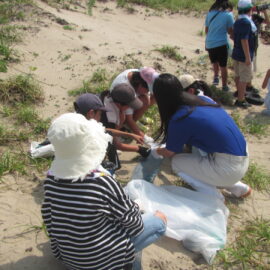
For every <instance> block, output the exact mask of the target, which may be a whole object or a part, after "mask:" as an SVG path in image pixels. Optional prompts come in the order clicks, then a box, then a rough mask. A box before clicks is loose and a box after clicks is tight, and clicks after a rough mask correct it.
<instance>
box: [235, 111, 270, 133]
mask: <svg viewBox="0 0 270 270" xmlns="http://www.w3.org/2000/svg"><path fill="white" fill-rule="evenodd" d="M231 116H232V118H233V120H234V121H235V123H236V124H237V125H238V127H239V128H240V130H241V131H242V132H243V133H245V134H251V135H254V136H256V137H259V138H260V137H262V136H266V135H267V130H268V125H266V124H265V123H263V122H261V121H260V118H259V117H257V118H245V119H244V118H243V117H241V115H240V114H239V112H238V111H236V110H235V111H233V112H232V113H231Z"/></svg>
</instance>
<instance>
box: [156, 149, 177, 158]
mask: <svg viewBox="0 0 270 270" xmlns="http://www.w3.org/2000/svg"><path fill="white" fill-rule="evenodd" d="M156 151H157V154H158V155H160V156H163V157H168V158H170V157H173V156H174V155H175V153H174V152H172V151H170V150H168V149H166V148H157V150H156Z"/></svg>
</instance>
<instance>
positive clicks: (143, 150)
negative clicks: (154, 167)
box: [138, 146, 151, 158]
mask: <svg viewBox="0 0 270 270" xmlns="http://www.w3.org/2000/svg"><path fill="white" fill-rule="evenodd" d="M150 152H151V149H150V148H147V147H143V146H139V149H138V153H139V154H140V155H141V156H142V157H144V158H147V157H148V156H149V155H150Z"/></svg>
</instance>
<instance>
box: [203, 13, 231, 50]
mask: <svg viewBox="0 0 270 270" xmlns="http://www.w3.org/2000/svg"><path fill="white" fill-rule="evenodd" d="M214 16H215V17H214ZM211 19H212V20H213V21H212V22H211ZM233 22H234V20H233V15H232V13H231V12H228V11H219V10H212V11H210V12H209V13H208V14H207V17H206V21H205V25H206V26H207V27H208V33H207V36H206V48H207V49H210V48H216V47H219V46H222V45H226V44H227V43H228V38H227V33H228V29H229V28H231V27H232V25H233Z"/></svg>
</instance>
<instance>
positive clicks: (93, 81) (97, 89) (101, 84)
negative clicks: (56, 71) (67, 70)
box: [68, 69, 111, 96]
mask: <svg viewBox="0 0 270 270" xmlns="http://www.w3.org/2000/svg"><path fill="white" fill-rule="evenodd" d="M110 82H111V78H109V77H108V73H107V71H106V70H105V69H97V70H96V71H94V72H93V74H92V77H91V78H90V80H87V81H83V85H82V87H80V88H78V89H74V90H70V91H69V92H68V93H69V95H70V96H77V95H80V94H83V93H101V92H102V91H104V90H107V89H108V88H109V85H110Z"/></svg>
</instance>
